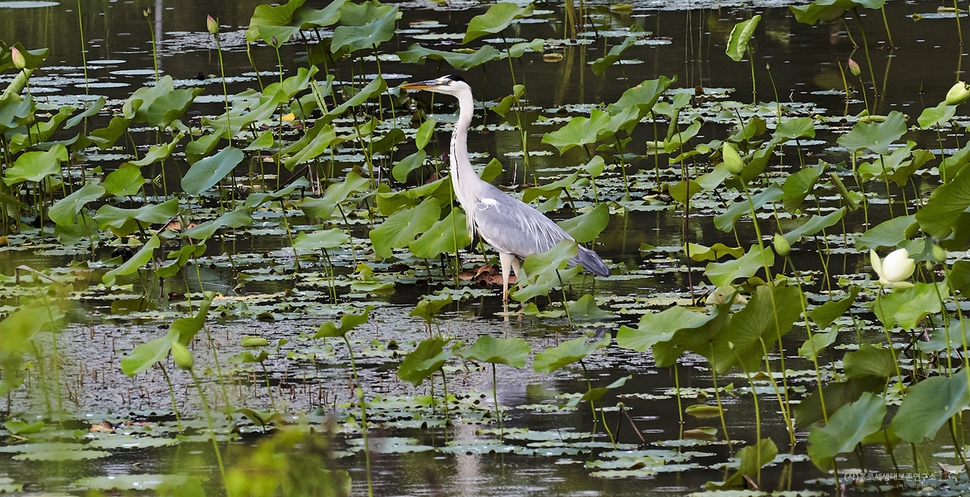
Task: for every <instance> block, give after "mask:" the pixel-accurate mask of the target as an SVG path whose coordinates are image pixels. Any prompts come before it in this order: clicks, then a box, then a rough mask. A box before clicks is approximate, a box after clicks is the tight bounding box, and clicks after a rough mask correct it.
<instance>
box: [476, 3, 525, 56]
mask: <svg viewBox="0 0 970 497" xmlns="http://www.w3.org/2000/svg"><path fill="white" fill-rule="evenodd" d="M531 15H532V5H531V4H530V5H527V6H525V7H519V6H518V5H515V4H514V3H509V2H499V3H496V4H494V5H492V6H491V7H489V8H488V10H487V11H486V12H485V13H484V14H480V15H477V16H475V17H473V18H472V20H471V21H469V22H468V28H467V29H466V30H465V37H464V38H462V40H461V43H462V45H464V44H467V43H468V42H470V41H474V40H477V39H478V38H481V37H482V36H485V35H490V34H495V33H498V32H500V31H502V30H503V29H505V28H507V27H508V26H509V25H510V24H512V21H514V20H516V19H519V18H522V17H529V16H531Z"/></svg>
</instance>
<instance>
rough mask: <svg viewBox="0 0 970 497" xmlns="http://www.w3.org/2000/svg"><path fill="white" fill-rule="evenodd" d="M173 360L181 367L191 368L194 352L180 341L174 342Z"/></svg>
mask: <svg viewBox="0 0 970 497" xmlns="http://www.w3.org/2000/svg"><path fill="white" fill-rule="evenodd" d="M172 361H174V362H175V365H176V366H178V367H179V368H180V369H184V370H189V369H192V366H193V364H194V362H195V361H194V360H193V359H192V352H189V349H187V348H186V347H185V345H182V344H181V343H179V342H175V343H173V344H172Z"/></svg>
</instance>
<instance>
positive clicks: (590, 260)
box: [569, 245, 610, 276]
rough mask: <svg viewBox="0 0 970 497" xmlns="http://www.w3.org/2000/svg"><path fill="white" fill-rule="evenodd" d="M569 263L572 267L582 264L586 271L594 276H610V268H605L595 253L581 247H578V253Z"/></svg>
mask: <svg viewBox="0 0 970 497" xmlns="http://www.w3.org/2000/svg"><path fill="white" fill-rule="evenodd" d="M569 263H570V264H572V265H576V264H582V265H583V267H584V268H586V270H587V271H589V272H591V273H593V274H595V275H596V276H609V275H610V268H608V267H606V264H604V263H603V259H600V256H598V255H596V252H593V251H592V250H590V249H588V248H586V247H583V246H582V245H580V246H579V253H578V254H576V257H573V258H572V259H569Z"/></svg>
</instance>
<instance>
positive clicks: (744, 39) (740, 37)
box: [724, 14, 761, 62]
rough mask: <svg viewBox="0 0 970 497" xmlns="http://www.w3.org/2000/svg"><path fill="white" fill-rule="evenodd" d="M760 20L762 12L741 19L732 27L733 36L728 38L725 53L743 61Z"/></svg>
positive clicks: (738, 60)
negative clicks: (746, 18) (749, 17)
mask: <svg viewBox="0 0 970 497" xmlns="http://www.w3.org/2000/svg"><path fill="white" fill-rule="evenodd" d="M759 22H761V14H757V15H754V16H752V17H751V19H748V20H747V21H741V22H739V23H737V24H735V25H734V27H733V28H731V36H730V37H729V38H728V44H727V47H726V48H725V49H724V53H726V54H727V55H728V57H731V60H733V61H735V62H741V58H742V57H744V53H745V52H747V51H748V44H749V43H750V42H751V37H752V36H754V31H755V29H757V28H758V23H759Z"/></svg>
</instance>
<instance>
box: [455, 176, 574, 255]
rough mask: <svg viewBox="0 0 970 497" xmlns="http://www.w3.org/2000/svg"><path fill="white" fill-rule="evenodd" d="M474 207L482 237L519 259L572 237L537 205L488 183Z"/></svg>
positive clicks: (545, 249)
mask: <svg viewBox="0 0 970 497" xmlns="http://www.w3.org/2000/svg"><path fill="white" fill-rule="evenodd" d="M474 208H475V215H474V216H475V226H476V227H477V228H478V232H479V233H480V234H481V235H482V238H484V239H485V241H486V242H488V243H489V245H491V246H493V247H495V249H496V250H498V251H500V252H506V253H509V254H513V255H515V256H516V257H518V258H520V259H524V258H525V257H526V256H528V255H531V254H536V253H540V252H545V251H547V250H549V249H551V248H552V247H554V246H555V245H556V244H557V243H559V242H561V241H562V240H567V239H568V240H572V237H570V236H569V234H567V233H566V232H565V231H563V229H562V228H560V227H559V225H558V224H556V223H554V222H552V220H551V219H549V218H548V217H546V216H544V215H542V213H540V212H539V211H537V210H535V208H533V207H532V206H530V205H528V204H526V203H525V202H522V201H521V200H519V199H517V198H514V197H511V196H509V195H508V194H507V193H505V192H503V191H502V190H499V189H498V188H496V187H495V186H493V185H491V184H488V183H486V184H484V185H482V190H481V194H480V195H479V198H478V199H477V201H476V202H475V205H474Z"/></svg>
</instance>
